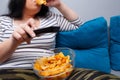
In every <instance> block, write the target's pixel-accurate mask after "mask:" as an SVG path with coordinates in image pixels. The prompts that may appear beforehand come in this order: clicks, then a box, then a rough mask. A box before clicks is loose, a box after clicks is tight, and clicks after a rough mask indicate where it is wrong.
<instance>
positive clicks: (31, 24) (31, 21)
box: [26, 18, 36, 29]
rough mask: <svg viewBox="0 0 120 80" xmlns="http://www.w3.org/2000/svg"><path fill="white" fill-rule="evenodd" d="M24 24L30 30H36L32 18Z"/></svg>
mask: <svg viewBox="0 0 120 80" xmlns="http://www.w3.org/2000/svg"><path fill="white" fill-rule="evenodd" d="M26 24H27V25H28V26H30V27H31V28H32V29H36V25H35V20H34V19H33V18H30V19H29V20H28V21H27V23H26Z"/></svg>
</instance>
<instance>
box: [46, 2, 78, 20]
mask: <svg viewBox="0 0 120 80" xmlns="http://www.w3.org/2000/svg"><path fill="white" fill-rule="evenodd" d="M47 5H48V6H53V7H56V8H57V9H58V10H59V11H60V12H61V13H62V14H63V16H64V17H65V18H66V19H67V20H69V21H73V20H76V19H77V18H79V16H78V15H77V14H76V13H75V12H74V11H73V10H72V9H71V8H69V7H68V6H66V5H65V4H64V3H63V2H61V0H48V3H47Z"/></svg>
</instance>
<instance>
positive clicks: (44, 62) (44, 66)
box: [34, 52, 72, 76]
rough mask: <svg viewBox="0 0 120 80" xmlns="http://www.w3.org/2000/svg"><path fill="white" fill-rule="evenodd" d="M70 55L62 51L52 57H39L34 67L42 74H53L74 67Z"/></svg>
mask: <svg viewBox="0 0 120 80" xmlns="http://www.w3.org/2000/svg"><path fill="white" fill-rule="evenodd" d="M70 62H71V60H70V56H69V55H67V56H65V55H64V54H63V53H62V52H60V53H57V54H55V55H53V56H50V57H42V58H38V59H37V60H36V61H35V63H34V69H35V70H37V71H38V72H39V74H40V75H42V76H53V75H57V74H59V73H62V72H65V71H68V70H71V69H72V65H71V63H70Z"/></svg>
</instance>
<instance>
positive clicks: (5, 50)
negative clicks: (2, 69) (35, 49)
mask: <svg viewBox="0 0 120 80" xmlns="http://www.w3.org/2000/svg"><path fill="white" fill-rule="evenodd" d="M34 27H35V26H34V24H33V20H31V19H30V20H28V22H27V23H25V24H22V25H20V26H18V27H17V28H16V29H15V30H14V31H13V33H12V36H11V37H10V38H8V39H7V40H5V41H2V42H0V63H3V62H4V61H6V60H7V59H8V58H10V56H11V55H12V54H13V53H14V51H15V50H16V48H17V47H18V46H19V45H20V44H21V43H22V42H27V43H30V41H31V39H32V38H33V37H35V33H34V32H33V28H34ZM1 33H2V32H1ZM27 34H29V35H30V36H31V38H29V37H28V35H27Z"/></svg>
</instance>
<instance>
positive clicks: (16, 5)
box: [8, 0, 49, 19]
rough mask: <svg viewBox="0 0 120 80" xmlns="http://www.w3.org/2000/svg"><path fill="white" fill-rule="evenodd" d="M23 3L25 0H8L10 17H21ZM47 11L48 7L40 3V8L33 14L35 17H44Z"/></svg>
mask: <svg viewBox="0 0 120 80" xmlns="http://www.w3.org/2000/svg"><path fill="white" fill-rule="evenodd" d="M25 4H26V0H10V1H9V4H8V9H9V13H8V16H9V17H11V18H16V19H21V18H22V16H23V10H24V7H25ZM48 12H49V8H48V7H47V6H45V5H42V7H41V10H40V11H39V12H38V13H37V14H36V15H35V17H45V16H46V15H47V13H48Z"/></svg>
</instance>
